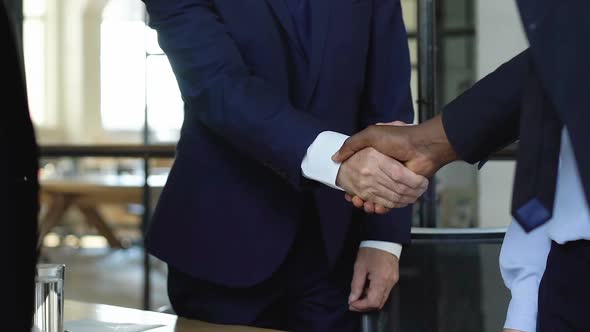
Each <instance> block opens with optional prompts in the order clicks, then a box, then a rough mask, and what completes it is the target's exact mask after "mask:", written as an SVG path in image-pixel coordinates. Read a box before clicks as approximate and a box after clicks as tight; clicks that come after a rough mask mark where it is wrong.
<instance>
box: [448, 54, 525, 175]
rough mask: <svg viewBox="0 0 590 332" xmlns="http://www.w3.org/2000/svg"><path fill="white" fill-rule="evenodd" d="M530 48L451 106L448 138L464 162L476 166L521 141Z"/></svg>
mask: <svg viewBox="0 0 590 332" xmlns="http://www.w3.org/2000/svg"><path fill="white" fill-rule="evenodd" d="M531 66H532V64H531V54H530V50H529V49H527V50H525V51H523V52H522V53H520V54H518V55H517V56H516V57H514V58H512V59H511V60H510V61H508V62H506V63H505V64H503V65H502V66H500V67H499V68H498V69H496V70H495V71H494V72H492V73H491V74H489V75H488V76H486V77H484V78H483V79H481V80H480V81H479V82H477V83H476V84H475V85H474V86H473V87H472V88H470V89H469V90H467V91H466V92H465V93H463V94H462V95H461V96H459V97H457V98H456V99H455V100H453V101H452V102H451V103H449V104H448V105H447V106H446V107H445V108H444V110H443V112H442V121H443V126H444V128H445V132H446V134H447V137H448V139H449V141H450V143H451V145H452V146H453V148H454V149H455V151H456V152H457V153H458V154H459V156H460V157H461V159H463V160H465V161H467V162H469V163H472V164H473V163H476V162H478V161H482V160H484V159H486V158H487V157H488V156H489V155H490V154H492V153H494V152H496V151H498V150H500V149H502V148H503V147H505V146H507V145H509V144H511V143H513V142H514V141H516V140H517V139H518V135H519V134H518V133H519V127H520V113H521V106H522V105H521V103H522V96H523V91H524V88H525V84H526V80H527V77H528V75H529V71H530V70H531Z"/></svg>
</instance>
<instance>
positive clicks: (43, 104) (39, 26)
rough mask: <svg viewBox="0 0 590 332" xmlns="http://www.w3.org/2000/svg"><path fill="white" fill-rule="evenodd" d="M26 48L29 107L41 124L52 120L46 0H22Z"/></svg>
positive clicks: (24, 46) (39, 124) (32, 114)
mask: <svg viewBox="0 0 590 332" xmlns="http://www.w3.org/2000/svg"><path fill="white" fill-rule="evenodd" d="M23 17H24V18H23V51H24V59H25V73H26V77H27V92H28V99H29V110H30V112H31V117H32V119H33V122H34V123H35V124H36V125H38V126H44V125H47V124H49V122H50V116H49V114H47V113H48V107H47V91H46V84H45V80H46V78H47V71H46V69H47V66H46V52H45V50H46V44H47V38H46V17H47V2H46V0H24V1H23Z"/></svg>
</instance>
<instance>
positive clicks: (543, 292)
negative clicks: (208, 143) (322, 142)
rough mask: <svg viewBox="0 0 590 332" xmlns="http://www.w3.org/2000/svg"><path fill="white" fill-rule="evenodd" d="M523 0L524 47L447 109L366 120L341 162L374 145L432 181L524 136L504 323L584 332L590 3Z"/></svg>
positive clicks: (589, 292)
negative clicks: (400, 120)
mask: <svg viewBox="0 0 590 332" xmlns="http://www.w3.org/2000/svg"><path fill="white" fill-rule="evenodd" d="M517 3H518V7H519V9H520V14H521V18H522V22H523V26H524V27H525V29H526V32H527V37H528V40H529V43H530V47H529V48H528V49H527V50H525V51H524V52H522V53H521V54H519V55H517V56H516V57H514V58H513V59H512V60H511V61H509V62H507V63H505V64H504V65H502V66H501V67H500V68H498V69H497V70H496V71H495V72H493V73H492V74H490V75H489V76H487V77H485V78H484V79H482V80H481V81H479V82H478V83H477V84H476V85H475V86H474V87H473V88H471V89H470V90H468V91H467V92H465V93H464V94H463V95H461V96H460V97H459V98H457V99H456V100H454V101H453V102H452V103H450V104H449V105H447V106H446V107H445V109H444V110H443V112H442V115H441V116H437V117H435V118H434V119H432V120H430V121H427V122H425V123H424V124H421V125H419V126H410V127H395V126H374V127H371V128H369V129H367V130H365V131H363V132H361V133H360V134H359V135H357V136H355V137H354V138H351V139H350V140H349V141H348V142H347V143H346V144H345V145H344V147H343V148H342V149H341V151H340V152H339V153H338V154H337V155H336V156H335V158H334V159H335V160H337V161H343V160H346V158H347V157H348V156H350V155H352V154H353V153H354V152H356V151H360V150H361V149H363V148H366V147H367V146H373V147H375V148H376V149H377V150H379V151H381V152H383V153H385V154H387V155H389V156H391V157H394V158H396V159H398V160H402V161H405V162H406V165H407V166H408V167H409V168H410V169H412V170H414V171H415V172H417V173H419V174H423V175H426V176H430V175H432V174H433V173H434V172H436V171H437V170H438V169H439V168H440V167H442V166H443V165H445V164H447V163H449V162H451V161H453V160H456V159H462V160H465V161H468V162H472V163H475V162H481V161H485V159H486V158H488V156H489V155H490V154H492V153H494V152H495V151H497V150H499V149H501V148H503V147H504V146H506V145H508V144H510V143H513V142H514V141H516V140H519V151H518V162H517V167H516V176H515V181H514V193H513V199H512V215H513V216H514V219H515V221H514V222H513V223H512V225H511V226H510V227H509V229H508V231H507V233H506V238H505V240H504V244H503V246H502V254H501V257H500V265H501V270H502V275H503V277H504V280H505V283H506V285H507V286H508V287H509V288H510V289H511V291H512V301H511V303H510V306H509V309H508V315H507V319H506V324H505V327H506V328H507V329H512V330H520V331H527V332H533V331H539V332H544V331H560V332H561V331H588V330H589V329H590V315H588V313H589V312H590V311H589V308H590V282H589V280H590V208H589V206H590V149H589V148H588V143H589V142H590V131H589V130H588V124H589V123H590V111H589V108H590V105H589V103H588V92H589V91H590V78H589V77H590V45H589V44H588V43H587V42H585V41H586V40H588V38H590V19H589V16H588V15H589V13H590V2H589V1H586V0H571V1H552V0H519V1H517ZM480 165H482V163H480ZM354 201H355V203H356V204H358V205H360V204H362V203H363V200H362V199H358V198H355V199H354ZM537 293H538V296H537Z"/></svg>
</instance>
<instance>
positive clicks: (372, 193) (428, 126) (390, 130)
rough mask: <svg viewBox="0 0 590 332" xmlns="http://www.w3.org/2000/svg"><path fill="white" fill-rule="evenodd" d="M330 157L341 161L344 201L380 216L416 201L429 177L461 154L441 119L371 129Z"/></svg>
mask: <svg viewBox="0 0 590 332" xmlns="http://www.w3.org/2000/svg"><path fill="white" fill-rule="evenodd" d="M332 159H333V160H334V161H336V162H341V163H342V165H341V166H340V168H341V173H342V174H340V173H339V175H338V177H339V179H337V184H338V180H339V181H340V185H341V186H342V188H344V189H345V190H346V192H347V195H346V199H347V200H349V201H352V203H353V204H354V205H355V206H356V207H364V209H365V211H366V212H369V213H371V212H377V213H381V214H382V213H387V212H388V210H389V209H391V208H398V207H403V206H405V205H407V204H410V203H413V202H415V201H416V200H417V199H418V197H420V196H421V195H422V194H423V193H424V191H425V190H426V188H427V186H428V180H427V177H430V176H432V175H433V174H434V173H436V171H437V170H438V169H440V167H442V166H444V165H446V164H448V163H450V162H452V161H454V160H457V159H458V155H457V153H456V152H455V150H454V149H453V147H452V146H451V144H450V143H449V140H448V137H447V136H446V133H445V131H444V126H443V125H442V118H441V117H440V116H437V117H435V118H433V119H430V120H428V121H426V122H424V123H422V124H420V125H415V126H408V125H406V124H404V123H403V122H399V121H396V122H392V123H387V124H384V125H374V126H370V127H368V128H366V129H365V130H363V131H361V132H360V133H358V134H356V135H354V136H352V137H350V138H348V139H347V140H346V142H344V145H343V146H342V147H341V148H340V150H339V151H338V152H337V153H336V154H335V155H334V156H333V157H332ZM402 163H403V164H402ZM359 166H360V170H361V171H359ZM351 168H352V169H353V170H356V172H354V171H353V172H352V173H353V175H349V173H350V171H349V169H351ZM388 180H389V181H388Z"/></svg>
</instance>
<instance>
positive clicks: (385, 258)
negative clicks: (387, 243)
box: [349, 247, 399, 312]
mask: <svg viewBox="0 0 590 332" xmlns="http://www.w3.org/2000/svg"><path fill="white" fill-rule="evenodd" d="M359 267H361V268H362V272H363V273H364V274H366V275H367V279H368V280H369V287H368V288H366V289H365V296H363V297H360V298H359V299H358V300H357V301H352V302H349V307H350V310H353V311H361V312H366V311H372V310H379V309H382V308H383V306H384V305H385V303H386V302H387V299H388V297H389V294H390V292H391V289H392V288H393V287H394V286H395V285H396V284H397V282H398V280H399V261H398V259H397V257H396V256H394V255H392V254H390V253H388V252H386V251H383V250H379V249H375V248H366V247H365V248H360V249H359V253H358V256H357V261H356V263H355V273H356V270H357V268H359Z"/></svg>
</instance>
